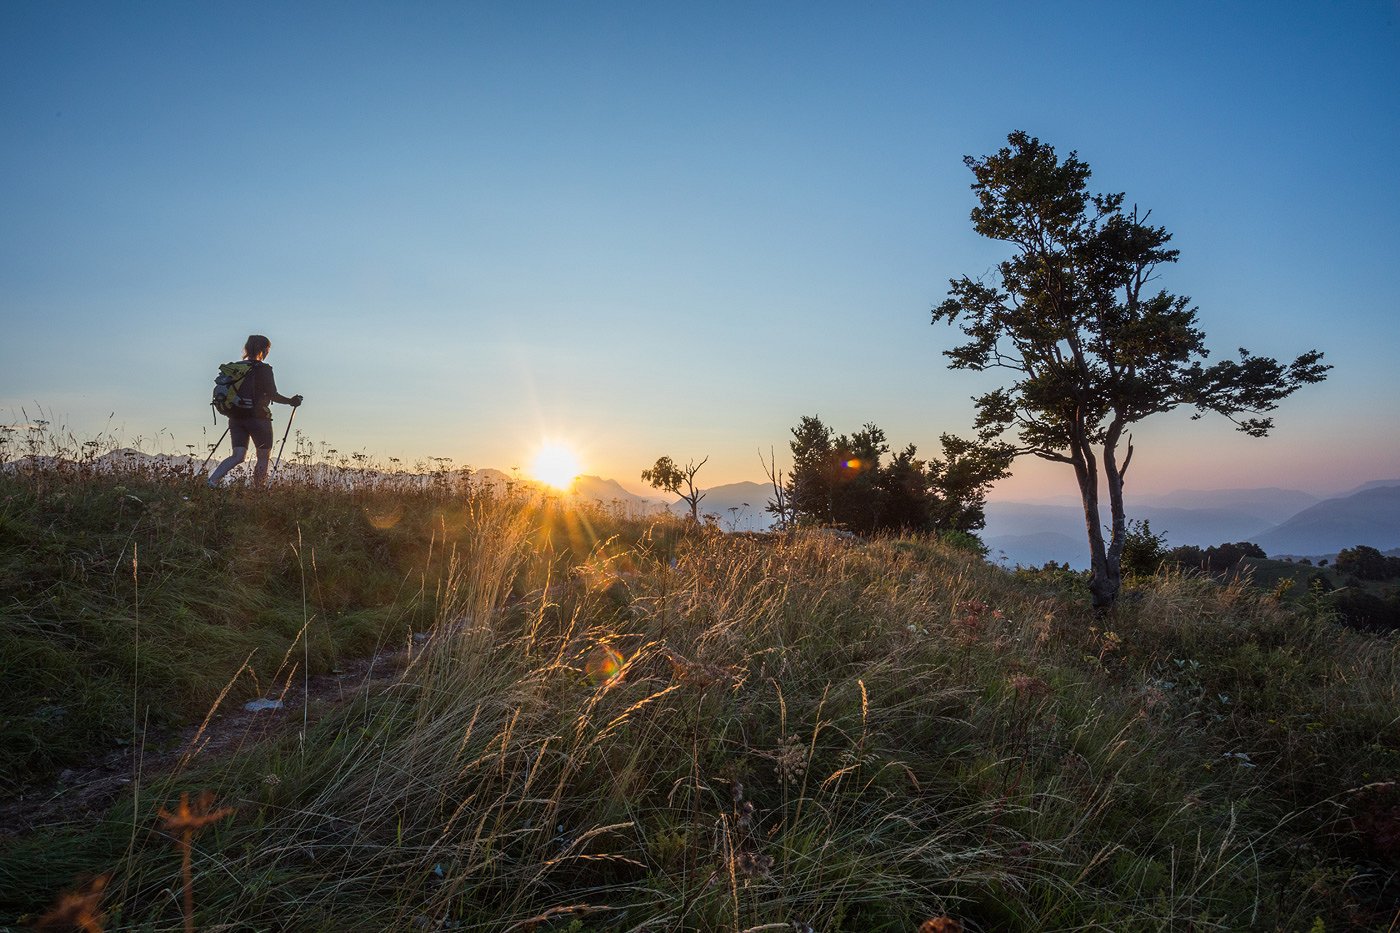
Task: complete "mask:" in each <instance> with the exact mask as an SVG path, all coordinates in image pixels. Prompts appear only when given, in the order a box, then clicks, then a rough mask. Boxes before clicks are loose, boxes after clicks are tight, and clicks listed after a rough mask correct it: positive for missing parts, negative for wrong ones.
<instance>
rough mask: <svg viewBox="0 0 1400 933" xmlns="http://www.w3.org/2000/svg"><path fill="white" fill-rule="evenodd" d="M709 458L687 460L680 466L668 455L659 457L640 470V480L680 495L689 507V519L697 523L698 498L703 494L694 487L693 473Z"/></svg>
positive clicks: (698, 512)
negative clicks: (653, 462)
mask: <svg viewBox="0 0 1400 933" xmlns="http://www.w3.org/2000/svg"><path fill="white" fill-rule="evenodd" d="M709 459H710V458H709V457H706V458H705V459H704V460H701V461H700V462H699V463H696V462H694V461H693V460H692V461H687V462H686V465H685V466H683V467H681V466H677V465H676V463H675V461H674V460H672V459H671V458H670V457H659V458H657V461H656V463H655V464H654V465H653V466H652V467H651V468H650V469H647V470H643V471H642V482H644V483H646V484H647V485H648V486H651V487H653V488H655V489H662V490H665V491H666V492H669V493H672V494H674V495H677V496H680V497H681V498H682V499H684V500H685V504H686V505H688V506H689V507H690V519H691V521H693V522H697V523H698V522H699V521H700V500H701V499H704V498H705V494H704V493H703V492H701V491H700V490H699V489H697V488H696V487H695V474H696V473H699V472H700V468H701V467H702V466H704V465H705V463H706V461H708V460H709Z"/></svg>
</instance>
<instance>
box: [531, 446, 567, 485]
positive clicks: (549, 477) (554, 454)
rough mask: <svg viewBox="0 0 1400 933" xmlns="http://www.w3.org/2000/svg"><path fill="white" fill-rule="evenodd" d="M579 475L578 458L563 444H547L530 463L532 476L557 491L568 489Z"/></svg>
mask: <svg viewBox="0 0 1400 933" xmlns="http://www.w3.org/2000/svg"><path fill="white" fill-rule="evenodd" d="M578 474H579V463H578V457H577V456H575V455H574V452H573V451H572V450H570V449H569V448H567V447H565V446H564V445H563V444H559V443H554V442H550V443H547V444H545V445H544V446H543V447H541V448H540V449H539V452H538V453H536V454H535V459H534V460H532V461H531V462H530V475H531V476H533V477H534V478H535V479H537V480H539V481H540V482H542V483H548V484H549V485H551V486H553V487H554V488H555V489H568V488H569V487H570V486H572V485H573V483H574V479H575V478H576V477H577V476H578Z"/></svg>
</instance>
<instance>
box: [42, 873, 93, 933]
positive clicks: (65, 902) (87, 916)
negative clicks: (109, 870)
mask: <svg viewBox="0 0 1400 933" xmlns="http://www.w3.org/2000/svg"><path fill="white" fill-rule="evenodd" d="M110 877H111V876H110V875H98V876H97V877H96V878H93V879H92V880H91V881H89V882H88V883H87V885H86V886H85V887H83V888H80V889H79V890H77V891H66V892H64V893H63V894H62V895H60V896H59V898H58V903H57V904H55V905H54V906H53V907H51V908H50V909H49V911H48V912H47V913H45V914H44V915H43V916H42V917H40V918H39V919H38V920H35V921H34V929H36V930H81V931H82V933H102V924H103V923H104V922H105V921H106V919H107V915H106V914H104V913H103V912H102V911H100V910H98V906H99V905H100V904H101V903H102V893H103V891H105V890H106V888H107V881H108V879H109V878H110Z"/></svg>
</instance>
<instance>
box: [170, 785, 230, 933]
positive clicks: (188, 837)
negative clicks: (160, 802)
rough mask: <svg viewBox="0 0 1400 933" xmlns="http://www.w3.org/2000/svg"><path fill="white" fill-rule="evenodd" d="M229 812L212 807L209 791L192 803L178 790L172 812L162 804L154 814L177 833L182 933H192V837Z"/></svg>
mask: <svg viewBox="0 0 1400 933" xmlns="http://www.w3.org/2000/svg"><path fill="white" fill-rule="evenodd" d="M232 813H233V808H232V807H219V808H218V809H217V810H216V809H214V792H213V791H210V790H206V791H204V792H203V793H201V794H200V795H199V797H198V798H197V799H196V800H195V802H194V805H193V806H191V805H190V795H189V794H188V793H182V794H180V803H179V805H178V806H177V807H176V808H175V812H174V813H171V812H170V811H169V810H167V809H165V808H164V807H161V808H160V812H159V813H158V816H159V817H160V820H161V823H160V825H161V828H162V829H164V830H165V831H166V832H169V833H178V834H179V836H180V838H179V840H178V841H177V842H176V843H175V844H176V846H178V847H179V849H180V877H181V878H182V879H183V880H184V910H185V931H186V933H194V874H193V872H192V871H191V868H190V849H191V847H192V844H193V843H194V837H195V836H197V835H199V834H200V833H202V832H204V830H206V829H208V828H209V827H210V826H213V825H214V824H215V823H217V822H219V820H222V819H223V818H224V817H226V816H229V815H231V814H232Z"/></svg>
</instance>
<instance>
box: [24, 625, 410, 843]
mask: <svg viewBox="0 0 1400 933" xmlns="http://www.w3.org/2000/svg"><path fill="white" fill-rule="evenodd" d="M422 638H423V636H421V635H420V636H416V637H415V644H414V645H413V647H412V648H410V647H404V648H399V649H397V650H395V651H381V652H379V653H377V654H375V655H373V656H371V657H368V658H360V659H357V660H355V661H346V662H342V664H341V666H340V668H339V669H338V670H336V671H334V672H332V673H328V674H316V675H313V676H312V677H310V678H309V679H307V680H306V682H305V686H304V688H303V685H302V684H300V683H293V684H291V685H289V686H288V687H287V688H286V689H284V690H283V691H282V693H281V694H279V695H275V696H274V697H272V699H277V700H280V702H281V704H282V705H281V707H280V708H278V709H267V710H261V711H257V712H250V711H248V710H246V709H245V708H244V704H243V703H233V704H229V703H228V702H227V701H225V705H223V706H221V707H220V708H219V709H217V710H216V711H215V712H214V714H213V715H212V716H210V717H209V718H208V719H207V720H206V721H205V722H204V723H203V724H199V723H196V724H193V725H190V726H187V727H185V728H183V729H179V730H174V731H170V732H166V733H150V734H148V735H147V736H146V737H145V741H144V742H143V743H142V747H139V748H131V747H128V748H121V749H117V750H114V751H111V752H108V753H106V754H104V755H101V756H99V757H96V758H94V759H93V760H92V761H89V762H86V763H84V764H82V765H78V766H76V767H73V768H66V769H64V770H63V771H61V772H59V775H58V778H57V780H55V781H50V782H46V783H43V784H35V785H32V786H30V787H27V788H24V789H22V790H21V791H20V792H19V793H17V794H15V795H14V796H12V797H9V798H8V799H5V800H3V801H0V841H3V840H5V839H13V838H15V837H17V836H23V835H26V834H28V833H31V832H34V831H35V830H37V829H41V828H44V827H48V826H57V825H61V824H64V823H71V822H78V821H81V822H85V823H88V824H90V823H91V821H92V818H93V817H94V816H95V815H100V814H102V813H103V812H105V811H106V810H107V808H108V807H110V806H111V804H112V802H113V801H114V800H116V799H117V797H118V796H120V795H121V793H122V792H123V790H125V788H126V787H127V786H128V785H130V784H131V782H132V780H133V777H134V775H136V774H137V773H138V764H139V773H140V774H141V777H142V779H143V780H147V779H149V778H150V777H152V776H153V775H157V774H163V773H166V772H169V771H171V770H173V769H175V768H177V767H179V766H180V765H181V764H182V763H184V762H186V761H187V760H191V761H192V760H199V761H207V760H209V759H210V758H218V757H222V756H226V755H231V754H236V753H237V752H238V751H239V750H241V749H243V748H244V747H246V746H247V745H248V744H249V743H254V742H259V741H262V740H263V739H266V738H267V737H269V736H272V735H278V734H282V733H285V732H288V731H290V730H294V729H298V728H300V727H301V726H302V723H303V721H306V722H315V721H318V720H319V719H320V718H321V717H323V716H325V715H326V713H328V712H329V711H330V710H332V709H334V708H335V707H336V706H339V705H341V704H342V703H345V702H346V701H348V700H350V699H352V698H354V697H355V696H358V695H359V694H362V693H364V692H365V691H368V690H371V689H373V688H375V687H381V686H385V685H387V684H389V683H390V682H392V681H393V680H394V679H395V678H397V677H398V675H399V674H400V673H401V672H402V671H403V668H404V665H405V664H406V663H407V662H408V658H409V654H410V652H411V651H412V650H414V649H416V648H417V647H418V646H419V645H421V644H422ZM303 708H305V711H306V718H305V720H304V719H303V715H302V710H303ZM138 759H139V762H138Z"/></svg>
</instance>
